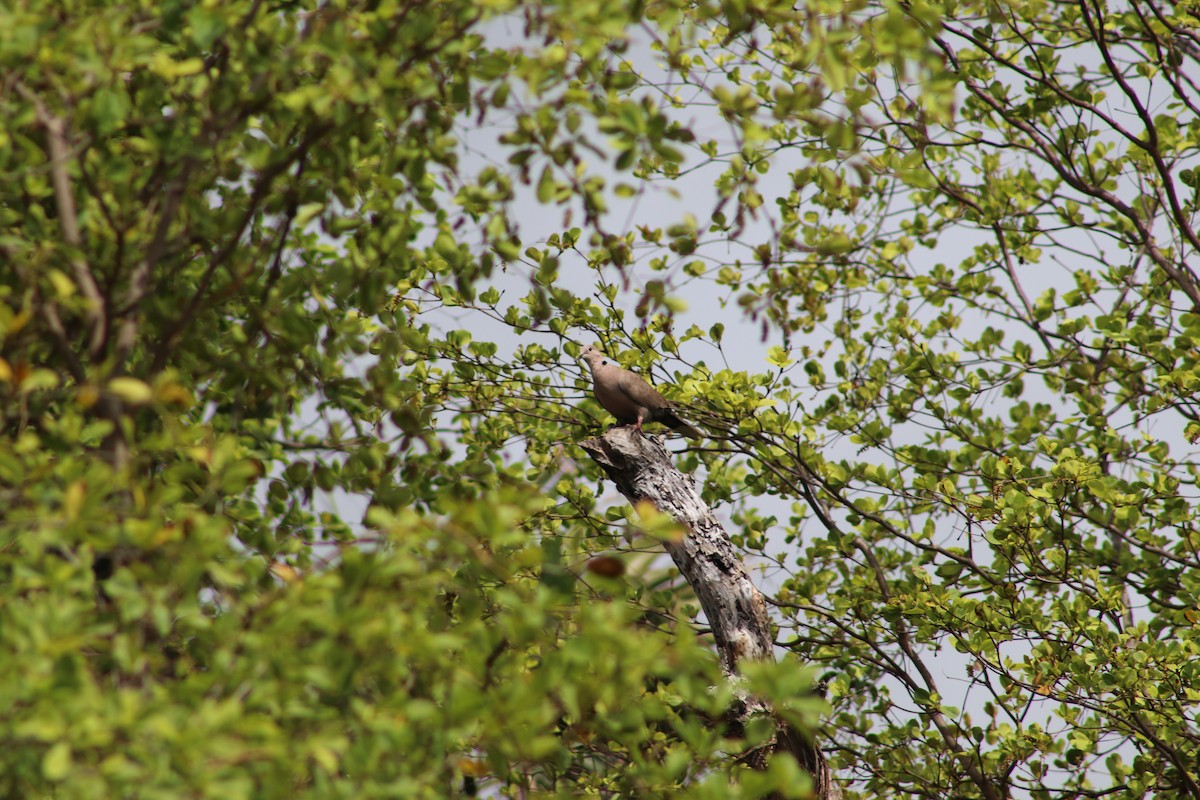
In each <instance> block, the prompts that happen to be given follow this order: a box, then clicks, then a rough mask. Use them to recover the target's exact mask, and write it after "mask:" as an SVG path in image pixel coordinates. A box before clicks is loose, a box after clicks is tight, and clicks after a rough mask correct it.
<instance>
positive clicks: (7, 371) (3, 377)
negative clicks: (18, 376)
mask: <svg viewBox="0 0 1200 800" xmlns="http://www.w3.org/2000/svg"><path fill="white" fill-rule="evenodd" d="M12 377H13V371H12V367H10V366H9V365H8V362H7V361H5V360H4V359H3V358H0V381H3V382H4V383H8V382H9V381H11V380H12Z"/></svg>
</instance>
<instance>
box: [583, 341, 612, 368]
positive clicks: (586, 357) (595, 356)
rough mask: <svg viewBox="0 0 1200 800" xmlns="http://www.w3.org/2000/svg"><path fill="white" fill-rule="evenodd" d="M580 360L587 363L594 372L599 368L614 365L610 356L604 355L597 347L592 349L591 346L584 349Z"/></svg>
mask: <svg viewBox="0 0 1200 800" xmlns="http://www.w3.org/2000/svg"><path fill="white" fill-rule="evenodd" d="M579 358H580V359H581V360H582V361H584V362H586V363H587V365H588V366H589V367H591V369H592V372H595V371H596V368H597V367H601V366H605V365H607V364H610V363H612V362H611V361H610V360H609V358H608V356H606V355H604V353H603V352H601V351H600V350H599V349H597V348H595V347H592V346H591V345H590V344H589V345H588V346H587V347H585V348H583V351H582V352H581V353H580V354H579Z"/></svg>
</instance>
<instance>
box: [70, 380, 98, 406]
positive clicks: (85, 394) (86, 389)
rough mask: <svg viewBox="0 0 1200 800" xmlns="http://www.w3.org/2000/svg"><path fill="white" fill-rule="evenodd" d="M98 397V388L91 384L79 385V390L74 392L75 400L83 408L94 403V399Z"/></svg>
mask: <svg viewBox="0 0 1200 800" xmlns="http://www.w3.org/2000/svg"><path fill="white" fill-rule="evenodd" d="M99 399H100V390H99V389H97V388H96V387H95V386H92V385H91V384H87V385H85V386H80V387H79V391H78V392H76V393H75V402H76V403H78V404H79V407H80V408H82V409H84V410H87V409H89V408H91V407H92V406H94V405H96V401H97V400H99Z"/></svg>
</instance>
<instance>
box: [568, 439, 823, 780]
mask: <svg viewBox="0 0 1200 800" xmlns="http://www.w3.org/2000/svg"><path fill="white" fill-rule="evenodd" d="M580 447H582V448H583V449H584V451H585V452H586V453H587V454H588V455H589V456H591V457H592V459H593V460H594V461H595V462H596V463H597V464H599V465H600V466H601V467H602V468H603V469H604V471H605V472H606V473H607V474H608V477H609V478H611V479H612V480H613V482H614V483H615V484H616V485H617V490H618V491H620V492H621V494H623V495H625V497H626V498H627V499H628V500H629V502H631V503H634V504H636V503H637V502H638V501H641V500H646V501H649V502H650V503H652V504H653V505H654V507H655V508H657V509H658V510H659V511H662V512H663V513H665V514H669V515H671V517H673V518H674V519H675V521H676V522H678V523H679V524H680V525H682V526H683V527H684V528H685V529H686V530H687V531H688V534H687V535H686V536H685V537H683V539H682V540H680V541H667V542H665V545H666V549H667V552H668V553H669V554H670V556H671V558H672V559H673V560H674V561H675V565H676V566H677V567H679V571H680V572H682V573H683V577H684V578H686V579H687V582H688V583H689V584H691V586H692V589H693V590H694V591H695V593H696V597H697V598H699V600H700V606H701V608H703V609H704V615H705V617H707V619H708V623H709V625H710V626H711V627H712V632H713V638H714V639H715V641H716V645H717V649H718V651H719V653H720V657H721V665H722V667H723V669H724V670H725V673H726V674H727V675H729V676H731V677H732V676H735V675H736V674H737V665H738V662H740V661H741V660H743V659H763V658H774V657H775V653H774V648H773V638H772V636H771V623H770V619H769V618H768V616H767V607H766V602H765V601H764V600H763V596H762V593H761V592H759V591H758V589H757V588H756V587H755V586H754V583H753V582H752V581H751V580H750V574H749V573H748V572H747V571H746V567H745V565H744V564H743V563H742V560H741V558H740V557H739V555H738V553H737V552H736V551H735V550H734V548H733V543H732V542H730V541H729V536H728V535H727V534H726V533H725V529H724V528H722V527H721V523H720V522H718V521H717V518H716V517H715V516H714V515H713V513H712V510H711V509H709V507H708V506H707V505H706V504H705V503H704V500H703V499H702V498H701V497H700V492H699V491H697V489H696V484H695V481H694V480H693V479H692V477H691V476H690V475H685V474H683V473H682V472H680V471H679V470H678V469H676V468H675V465H674V463H673V462H672V460H671V454H670V452H669V451H668V450H667V449H666V448H665V447H664V446H663V444H662V440H661V439H660V438H658V437H647V436H643V435H641V434H639V433H638V432H637V431H635V430H634V429H633V428H631V427H618V428H613V429H612V430H610V431H608V433H606V434H604V435H603V436H600V437H598V438H595V439H588V440H586V441H583V442H581V443H580ZM762 714H772V711H771V709H770V708H768V707H767V706H766V704H765V703H763V702H761V701H759V700H757V699H755V698H753V697H743V698H742V701H741V702H740V703H739V704H738V707H737V708H735V709H734V711H733V717H734V718H733V719H731V720H730V723H731V725H732V726H733V728H734V729H735V731H741V730H744V729H745V726H746V723H747V722H748V721H749V720H750V718H751V717H755V716H759V715H762ZM773 752H786V753H790V754H791V755H792V756H793V757H794V758H795V759H796V761H797V762H798V763H799V764H800V766H801V767H803V768H804V769H805V770H807V771H808V772H809V774H810V775H812V777H813V783H814V785H815V790H816V796H817V797H818V798H820V800H839V798H841V790H840V789H839V788H838V786H837V784H835V783H834V782H833V781H832V779H831V777H830V774H829V767H828V766H827V765H826V763H825V756H824V754H823V753H822V752H821V749H820V748H819V747H818V746H817V745H816V743H815V742H812V741H809V739H808V738H807V737H805V736H804V735H803V734H801V733H799V732H798V731H795V730H793V729H792V728H791V726H789V725H788V724H787V723H786V722H784V721H782V720H778V721H777V725H776V733H775V736H774V737H773V738H772V740H770V741H768V742H767V743H766V744H765V745H763V746H762V747H760V748H758V750H756V751H754V752H752V753H750V754H748V756H747V757H746V761H747V763H749V764H751V765H752V766H754V767H755V768H757V769H763V768H765V766H766V760H767V756H768V755H770V754H771V753H773Z"/></svg>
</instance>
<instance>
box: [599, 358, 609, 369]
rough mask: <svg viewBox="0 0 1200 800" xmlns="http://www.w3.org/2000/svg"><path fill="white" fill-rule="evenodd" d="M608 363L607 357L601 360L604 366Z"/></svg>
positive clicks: (601, 364)
mask: <svg viewBox="0 0 1200 800" xmlns="http://www.w3.org/2000/svg"><path fill="white" fill-rule="evenodd" d="M607 365H608V359H607V358H606V359H604V360H603V361H601V362H600V366H602V367H604V366H607Z"/></svg>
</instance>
